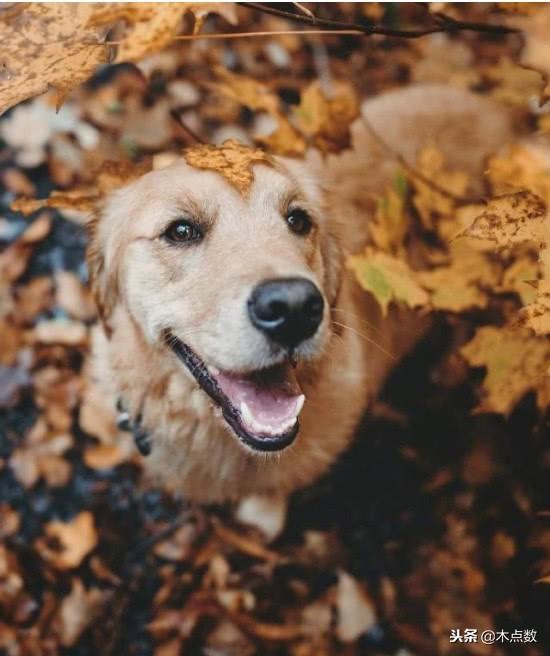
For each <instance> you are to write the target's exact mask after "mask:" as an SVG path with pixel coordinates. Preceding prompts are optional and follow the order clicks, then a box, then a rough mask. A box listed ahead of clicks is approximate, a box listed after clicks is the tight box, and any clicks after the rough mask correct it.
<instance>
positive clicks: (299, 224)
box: [286, 207, 311, 235]
mask: <svg viewBox="0 0 550 656" xmlns="http://www.w3.org/2000/svg"><path fill="white" fill-rule="evenodd" d="M286 222H287V223H288V227H289V228H290V229H291V230H292V232H295V233H296V234H297V235H307V233H308V232H309V231H310V230H311V219H310V218H309V214H308V213H307V212H306V211H305V210H302V209H300V208H299V207H297V208H295V209H293V210H290V211H289V212H288V214H287V216H286Z"/></svg>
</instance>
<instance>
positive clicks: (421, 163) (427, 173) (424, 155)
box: [409, 145, 468, 229]
mask: <svg viewBox="0 0 550 656" xmlns="http://www.w3.org/2000/svg"><path fill="white" fill-rule="evenodd" d="M414 170H417V171H418V172H419V173H420V174H421V175H415V174H414V172H413V171H414ZM414 170H413V171H411V172H410V174H409V178H410V182H411V184H412V186H413V188H414V194H413V203H414V206H415V207H416V209H417V211H418V214H419V216H420V220H421V221H422V223H423V225H424V226H425V227H426V228H428V229H432V228H433V227H434V226H435V225H436V224H437V221H438V218H439V217H442V216H443V217H444V216H449V215H451V214H452V213H453V211H454V209H455V206H456V204H457V198H461V197H463V196H464V194H465V193H466V190H467V187H468V176H467V175H466V173H463V172H462V171H451V170H449V169H447V168H446V166H445V160H444V158H443V154H442V152H441V151H440V150H439V149H438V148H437V146H435V145H430V146H426V147H425V148H423V149H422V151H421V152H420V154H419V156H418V161H417V164H416V169H414Z"/></svg>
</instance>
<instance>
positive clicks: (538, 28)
mask: <svg viewBox="0 0 550 656" xmlns="http://www.w3.org/2000/svg"><path fill="white" fill-rule="evenodd" d="M504 4H505V3H502V5H504ZM530 4H533V3H530ZM507 22H508V24H509V25H511V26H513V27H516V28H519V29H520V30H521V32H522V35H523V40H524V45H523V49H522V51H521V58H520V62H521V64H522V65H523V66H526V67H527V68H532V69H534V70H535V71H538V72H540V73H541V74H542V75H543V77H544V81H545V83H546V84H545V87H544V88H543V89H542V92H541V97H542V100H543V101H546V100H548V98H550V84H549V82H550V79H549V76H550V64H549V62H550V43H549V42H548V31H549V30H550V7H548V5H547V4H546V3H537V6H536V9H535V10H534V11H533V12H531V13H529V14H519V13H516V14H512V15H510V16H509V17H508V20H507Z"/></svg>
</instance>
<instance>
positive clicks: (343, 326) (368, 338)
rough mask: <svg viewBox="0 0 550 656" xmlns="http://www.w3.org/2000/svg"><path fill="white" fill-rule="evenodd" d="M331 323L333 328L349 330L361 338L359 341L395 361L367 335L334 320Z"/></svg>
mask: <svg viewBox="0 0 550 656" xmlns="http://www.w3.org/2000/svg"><path fill="white" fill-rule="evenodd" d="M331 321H332V323H333V324H334V325H335V326H340V327H341V328H346V329H347V330H351V332H352V333H355V334H356V335H357V336H358V337H361V339H364V340H365V341H366V342H368V343H369V344H372V345H373V346H376V347H377V348H378V349H380V351H382V353H384V355H387V356H388V357H389V358H391V359H392V360H397V358H396V356H395V355H393V353H390V352H389V351H386V349H385V348H384V347H383V346H382V345H381V344H379V343H378V342H375V341H374V339H372V338H371V337H369V336H368V335H364V334H363V333H361V332H359V331H358V330H356V329H355V328H353V327H352V326H348V325H346V324H345V323H340V322H339V321H335V320H334V319H332V320H331Z"/></svg>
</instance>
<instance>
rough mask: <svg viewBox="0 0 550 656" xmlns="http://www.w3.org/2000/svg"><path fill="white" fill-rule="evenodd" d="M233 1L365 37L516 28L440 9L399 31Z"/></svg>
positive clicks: (508, 31) (502, 31)
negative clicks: (454, 15) (429, 19)
mask: <svg viewBox="0 0 550 656" xmlns="http://www.w3.org/2000/svg"><path fill="white" fill-rule="evenodd" d="M237 4H238V5H241V6H242V7H248V8H249V9H254V10H255V11H259V12H262V13H264V14H271V15H272V16H278V17H279V18H286V19H287V20H290V21H294V22H297V23H305V24H306V25H313V26H315V27H327V28H330V29H331V30H335V31H340V30H342V31H343V30H354V31H357V32H360V33H362V34H364V35H365V36H371V35H373V34H379V35H381V36H390V37H398V38H402V39H417V38H418V37H421V36H426V35H427V34H434V33H436V32H465V31H470V32H482V33H486V34H513V33H518V32H519V31H520V30H518V29H516V28H514V27H508V26H506V25H492V24H490V23H471V22H469V21H461V20H456V19H454V18H451V17H450V16H447V14H443V13H441V12H438V13H436V14H433V17H432V21H433V24H432V25H429V26H427V27H423V28H418V29H410V30H399V29H394V28H392V27H383V26H382V25H361V24H360V23H348V22H345V21H336V20H331V19H328V18H317V17H316V16H314V15H313V14H311V15H309V14H305V13H299V14H297V13H293V12H291V11H285V10H283V9H277V8H275V7H271V6H267V5H264V4H262V3H260V2H238V3H237Z"/></svg>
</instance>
